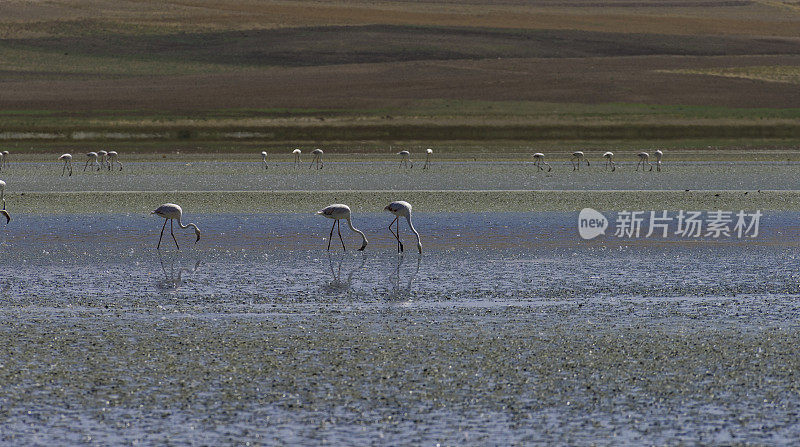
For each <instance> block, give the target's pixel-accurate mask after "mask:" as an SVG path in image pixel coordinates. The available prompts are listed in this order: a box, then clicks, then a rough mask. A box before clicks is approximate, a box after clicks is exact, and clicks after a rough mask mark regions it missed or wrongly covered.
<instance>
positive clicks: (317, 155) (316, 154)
mask: <svg viewBox="0 0 800 447" xmlns="http://www.w3.org/2000/svg"><path fill="white" fill-rule="evenodd" d="M322 154H324V152H322V149H319V148H317V149H314V150H313V151H311V155H312V156H313V159H312V160H311V164H310V165H309V166H308V167H309V169H310V168H311V167H312V166H314V165H316V167H317V169H322V168H323V167H324V166H325V165H324V163H323V162H322Z"/></svg>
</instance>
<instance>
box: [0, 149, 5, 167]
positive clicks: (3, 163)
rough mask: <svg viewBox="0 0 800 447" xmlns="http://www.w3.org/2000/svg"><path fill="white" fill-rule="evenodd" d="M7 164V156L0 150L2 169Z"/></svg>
mask: <svg viewBox="0 0 800 447" xmlns="http://www.w3.org/2000/svg"><path fill="white" fill-rule="evenodd" d="M5 164H6V157H5V156H4V155H3V153H2V152H0V171H2V170H3V166H5Z"/></svg>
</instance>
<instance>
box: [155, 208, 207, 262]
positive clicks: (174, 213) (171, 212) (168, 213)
mask: <svg viewBox="0 0 800 447" xmlns="http://www.w3.org/2000/svg"><path fill="white" fill-rule="evenodd" d="M150 214H155V215H157V216H159V217H163V218H164V226H163V227H161V236H159V238H158V245H157V246H156V250H158V249H160V248H161V238H163V237H164V228H166V227H167V221H169V233H170V234H171V235H172V240H173V241H175V246H176V247H178V249H179V250H180V248H181V247H180V246H178V240H177V239H175V233H174V231H173V225H172V223H173V221H175V220H177V221H178V226H179V227H181V228H182V229H185V228H189V227H193V228H194V234H196V235H197V239H196V240H195V241H194V243H195V244H196V243H197V241H199V240H200V228H198V227H197V225H195V224H193V223H189V224H187V225H184V224H183V222H181V217H182V216H183V210H182V209H181V207H180V206H178V205H175V204H174V203H165V204H163V205H161V206H159V207H158V208H156V210H155V211H153V212H152V213H150Z"/></svg>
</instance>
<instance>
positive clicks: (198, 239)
mask: <svg viewBox="0 0 800 447" xmlns="http://www.w3.org/2000/svg"><path fill="white" fill-rule="evenodd" d="M194 233H195V234H196V235H197V239H196V240H195V241H194V243H195V244H196V243H197V242H198V241H200V230H197V231H195V232H194Z"/></svg>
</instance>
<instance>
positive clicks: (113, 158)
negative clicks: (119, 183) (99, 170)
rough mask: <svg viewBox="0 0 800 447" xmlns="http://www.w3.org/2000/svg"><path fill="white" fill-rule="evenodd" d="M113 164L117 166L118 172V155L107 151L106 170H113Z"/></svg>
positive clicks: (120, 165) (120, 168) (120, 164)
mask: <svg viewBox="0 0 800 447" xmlns="http://www.w3.org/2000/svg"><path fill="white" fill-rule="evenodd" d="M115 164H118V165H119V170H120V171H121V170H122V163H120V161H119V154H118V153H117V151H108V170H109V171H110V170H111V169H113V168H114V165H115Z"/></svg>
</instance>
